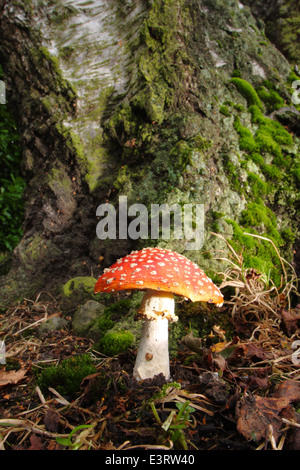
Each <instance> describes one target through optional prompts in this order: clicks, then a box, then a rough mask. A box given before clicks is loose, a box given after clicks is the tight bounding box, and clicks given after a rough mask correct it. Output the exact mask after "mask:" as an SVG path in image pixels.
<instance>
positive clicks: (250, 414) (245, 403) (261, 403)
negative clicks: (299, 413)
mask: <svg viewBox="0 0 300 470" xmlns="http://www.w3.org/2000/svg"><path fill="white" fill-rule="evenodd" d="M289 403H290V400H289V398H288V397H280V398H265V397H261V396H253V395H249V396H246V397H244V398H242V399H241V400H240V401H239V402H238V403H237V406H236V416H237V430H238V431H239V433H241V434H242V435H243V436H244V437H245V438H246V439H248V440H254V441H256V442H259V441H260V440H261V439H264V438H266V437H267V435H266V433H267V431H268V429H269V426H270V425H271V426H272V429H273V436H274V439H275V441H276V440H277V439H278V436H279V431H280V428H281V426H282V420H281V418H280V416H279V413H280V412H281V411H282V410H283V409H284V408H286V407H288V406H289Z"/></svg>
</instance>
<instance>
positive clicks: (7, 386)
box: [0, 295, 300, 451]
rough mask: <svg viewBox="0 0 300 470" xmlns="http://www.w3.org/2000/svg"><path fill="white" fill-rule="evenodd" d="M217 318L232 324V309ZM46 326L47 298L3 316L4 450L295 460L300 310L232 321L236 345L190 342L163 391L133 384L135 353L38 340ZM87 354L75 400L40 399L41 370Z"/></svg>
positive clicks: (53, 307)
mask: <svg viewBox="0 0 300 470" xmlns="http://www.w3.org/2000/svg"><path fill="white" fill-rule="evenodd" d="M263 303H264V302H263ZM223 309H224V310H223V313H224V314H228V315H231V314H232V305H227V306H226V304H225V306H224V307H223ZM261 310H263V308H262V306H261ZM274 313H275V316H274ZM52 316H58V317H59V316H61V312H60V310H59V306H58V304H57V303H56V301H55V300H54V299H52V298H51V297H50V296H48V297H47V295H46V296H45V295H44V296H42V295H41V296H39V297H38V298H37V299H36V301H30V300H24V301H23V302H22V303H20V304H18V305H17V306H14V307H11V308H10V309H8V310H7V311H6V312H5V313H2V315H0V326H1V334H0V340H2V341H3V342H5V346H6V355H5V361H3V357H2V364H1V357H0V448H1V449H4V450H14V449H17V450H23V449H31V450H60V449H69V450H70V449H81V450H85V449H91V450H113V451H122V450H134V449H152V450H153V451H154V450H158V451H159V450H161V451H163V450H171V449H172V450H177V449H178V450H181V451H185V450H189V451H191V450H193V451H197V450H256V449H261V450H264V449H267V450H275V449H277V450H280V449H283V450H290V449H298V450H300V409H299V405H300V357H299V356H300V353H299V351H300V348H299V345H300V341H299V343H298V342H296V343H295V341H298V340H300V329H299V320H300V308H297V307H296V308H294V309H290V310H287V309H282V308H281V310H280V311H277V312H276V311H275V312H273V318H270V315H266V314H265V315H262V317H261V318H259V321H258V320H255V321H251V322H250V321H248V320H247V318H244V319H243V318H242V317H241V315H240V316H239V315H238V312H236V317H235V320H234V322H233V323H234V327H235V329H236V335H235V336H234V337H233V339H231V341H227V340H226V332H224V331H223V332H222V331H221V330H220V329H218V328H216V330H215V331H216V332H217V339H218V342H215V343H214V344H210V346H208V344H209V343H208V342H207V341H206V342H205V341H204V342H203V343H201V346H199V344H198V343H197V339H196V341H195V338H193V336H192V334H191V333H190V334H189V335H187V337H186V338H185V340H184V341H182V344H181V345H180V346H179V352H178V355H177V357H176V358H173V359H172V360H171V376H172V379H171V381H170V382H169V383H166V382H165V380H164V377H161V376H157V377H155V378H154V379H151V380H146V381H142V382H136V381H135V380H134V379H133V378H132V370H133V365H134V359H135V354H136V351H133V350H128V351H127V352H125V353H122V354H119V355H118V356H114V357H104V356H102V355H101V354H99V353H97V352H96V351H94V349H93V342H92V341H91V340H90V339H87V338H81V337H76V336H74V334H73V332H72V330H71V328H68V327H66V328H62V329H60V330H58V331H53V332H49V333H48V334H47V335H44V336H43V337H42V338H41V337H40V336H39V334H38V327H39V326H40V325H41V324H42V323H43V322H44V321H45V320H46V319H49V318H50V317H52ZM70 324H71V322H70ZM241 338H243V339H241ZM193 344H194V345H193ZM197 344H198V346H197ZM187 345H192V346H190V347H187ZM295 347H296V349H295ZM191 348H192V349H194V351H192V350H191ZM197 348H198V350H197ZM83 354H88V355H90V357H91V358H92V361H93V364H94V365H95V371H94V372H93V373H92V374H89V375H88V376H87V377H85V378H84V379H83V380H81V383H80V385H79V390H78V393H77V394H76V397H75V398H74V397H73V398H72V399H71V398H70V397H68V396H63V395H62V394H61V393H60V392H59V391H58V390H57V389H55V387H49V388H48V390H46V391H42V389H41V388H40V387H39V385H38V381H37V370H39V369H42V368H43V367H45V365H47V364H52V365H53V364H54V365H55V364H58V363H61V361H63V360H64V359H65V358H69V357H75V356H80V355H83ZM4 362H5V363H4Z"/></svg>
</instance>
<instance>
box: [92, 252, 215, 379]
mask: <svg viewBox="0 0 300 470" xmlns="http://www.w3.org/2000/svg"><path fill="white" fill-rule="evenodd" d="M134 289H139V290H145V291H146V292H145V294H144V297H143V299H142V303H141V307H140V309H139V312H138V313H139V316H140V318H142V319H143V320H144V324H143V327H142V334H141V341H140V345H139V348H138V352H137V357H136V362H135V366H134V370H133V375H134V377H135V378H136V379H137V380H144V379H146V378H152V377H154V376H155V375H158V374H160V373H162V374H163V375H164V376H165V378H166V379H167V380H168V379H169V378H170V365H169V349H168V322H169V321H170V322H173V321H177V319H178V318H177V317H176V316H175V314H174V305H175V302H174V297H173V294H175V295H179V296H183V297H185V298H187V299H190V300H192V301H193V302H196V301H204V302H213V303H215V304H217V306H221V305H222V304H223V295H222V294H221V292H220V291H219V289H218V288H217V287H216V286H215V285H214V284H213V282H212V281H211V279H209V278H208V277H207V276H206V275H205V273H204V272H203V271H202V270H201V269H200V268H199V267H198V266H197V265H196V264H195V263H193V262H192V261H190V260H189V259H187V258H186V257H185V256H183V255H180V254H178V253H175V252H174V251H171V250H167V249H162V248H144V249H142V250H141V251H133V252H132V253H130V254H129V255H127V256H125V257H124V258H121V259H118V260H117V262H116V263H115V264H113V265H112V266H111V267H110V268H108V269H105V270H104V273H103V274H102V276H100V277H99V279H98V281H97V282H96V285H95V293H98V292H115V291H120V290H134Z"/></svg>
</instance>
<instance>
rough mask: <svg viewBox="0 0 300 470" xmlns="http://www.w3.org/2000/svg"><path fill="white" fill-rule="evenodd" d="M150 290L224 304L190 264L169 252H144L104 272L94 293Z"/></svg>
mask: <svg viewBox="0 0 300 470" xmlns="http://www.w3.org/2000/svg"><path fill="white" fill-rule="evenodd" d="M133 289H140V290H146V289H153V290H161V291H164V292H171V293H173V294H175V295H181V296H183V297H187V298H188V299H190V300H192V301H193V302H196V301H204V302H213V303H215V304H217V305H219V306H220V305H221V304H222V303H223V295H222V294H221V292H220V290H219V289H218V288H217V287H216V286H215V285H214V283H213V282H212V281H211V279H209V277H207V276H206V274H205V273H204V272H203V271H202V270H201V269H200V268H199V267H198V266H197V265H196V264H195V263H193V262H192V261H190V260H189V259H188V258H186V257H185V256H183V255H180V254H178V253H175V252H174V251H172V250H167V249H163V248H143V249H142V250H141V251H133V252H132V253H130V254H129V255H127V256H125V257H124V258H121V259H119V260H118V261H117V262H116V263H115V264H113V265H112V266H111V267H110V268H108V269H105V270H104V274H102V276H100V277H99V279H98V281H97V282H96V285H95V293H98V292H114V291H119V290H133Z"/></svg>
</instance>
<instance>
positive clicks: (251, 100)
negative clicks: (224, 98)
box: [231, 77, 263, 109]
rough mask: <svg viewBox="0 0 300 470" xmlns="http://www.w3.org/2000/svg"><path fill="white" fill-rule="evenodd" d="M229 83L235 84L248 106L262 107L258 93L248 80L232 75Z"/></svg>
mask: <svg viewBox="0 0 300 470" xmlns="http://www.w3.org/2000/svg"><path fill="white" fill-rule="evenodd" d="M231 83H233V84H234V85H235V86H236V88H237V89H238V91H239V93H240V94H241V95H242V96H243V97H244V98H245V99H246V101H247V103H248V106H251V105H256V106H258V107H259V108H260V109H263V105H262V103H261V101H260V99H259V96H258V94H257V93H256V91H255V89H254V88H253V86H252V85H251V84H250V83H249V82H247V81H246V80H244V79H242V78H239V77H233V78H232V79H231Z"/></svg>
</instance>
